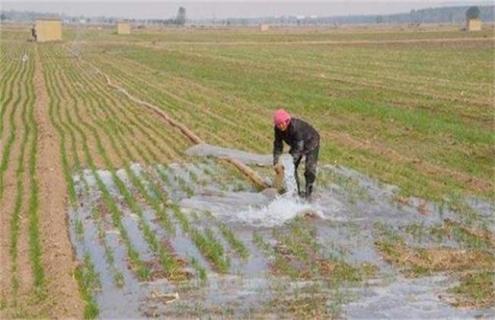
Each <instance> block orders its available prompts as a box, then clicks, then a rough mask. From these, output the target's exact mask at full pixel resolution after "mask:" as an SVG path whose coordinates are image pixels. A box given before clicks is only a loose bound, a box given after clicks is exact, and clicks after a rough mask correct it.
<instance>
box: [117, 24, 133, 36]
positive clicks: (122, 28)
mask: <svg viewBox="0 0 495 320" xmlns="http://www.w3.org/2000/svg"><path fill="white" fill-rule="evenodd" d="M130 33H131V26H130V25H129V24H128V23H127V22H119V23H117V34H130Z"/></svg>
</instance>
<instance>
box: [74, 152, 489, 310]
mask: <svg viewBox="0 0 495 320" xmlns="http://www.w3.org/2000/svg"><path fill="white" fill-rule="evenodd" d="M188 153H189V154H190V155H191V156H194V157H192V158H191V160H190V163H189V164H174V165H170V166H162V165H156V166H152V167H141V166H140V165H137V164H135V165H133V166H131V167H130V170H132V172H134V173H135V175H137V176H138V177H140V179H142V180H143V181H144V183H145V184H146V183H149V182H147V181H146V178H145V177H144V172H146V173H152V174H153V176H154V177H158V176H161V177H162V180H160V181H162V182H164V183H163V184H161V189H162V191H163V192H165V193H167V195H168V196H169V199H170V202H171V203H175V204H176V205H177V206H178V207H179V208H180V210H181V211H182V212H183V213H184V214H185V215H186V217H188V219H189V221H190V223H191V225H193V226H194V228H197V229H198V230H207V229H208V230H211V232H212V233H213V234H214V236H215V238H216V239H217V240H218V241H219V243H220V244H221V245H222V247H223V248H224V249H225V255H226V256H227V257H228V259H229V261H230V266H229V267H228V271H227V272H224V273H222V272H218V271H217V270H216V268H215V267H214V266H213V265H212V264H211V262H210V261H209V260H208V258H207V257H205V256H204V255H203V254H202V253H201V250H199V248H198V247H197V246H196V245H195V243H194V241H193V240H192V238H191V235H190V233H188V232H187V231H185V230H182V229H181V227H180V223H179V221H178V220H177V218H176V217H174V216H173V214H172V213H171V211H169V214H170V217H172V218H171V219H172V223H173V224H174V225H175V227H176V232H175V233H171V232H168V231H165V230H164V229H163V228H162V227H161V226H160V225H159V224H158V222H157V216H156V213H155V212H154V210H153V209H152V208H151V207H150V206H149V205H147V204H146V203H145V202H144V201H140V205H141V206H142V208H143V212H144V221H145V222H146V223H147V224H148V225H149V226H150V228H151V230H153V232H154V233H155V234H156V235H157V236H158V237H159V238H160V239H162V240H163V241H166V242H167V243H168V246H169V247H171V248H172V249H173V250H174V252H175V253H176V255H177V256H178V257H179V258H181V259H183V260H184V261H188V262H191V261H196V263H198V264H199V265H201V266H203V267H204V269H205V271H206V273H207V280H206V281H202V280H200V279H199V278H198V277H197V276H195V277H193V278H192V279H191V280H189V281H186V282H182V283H176V282H171V281H167V280H166V279H163V278H159V277H158V278H157V279H154V280H150V281H145V282H143V281H138V280H137V278H136V275H135V274H134V273H133V272H132V271H131V270H129V268H127V267H126V266H127V265H128V261H127V257H126V249H125V246H124V244H123V242H122V240H121V239H120V237H119V232H118V231H117V230H116V229H115V228H114V227H113V226H112V223H111V219H110V217H109V215H108V214H106V215H105V214H104V215H103V216H101V217H100V218H98V217H95V215H94V210H95V209H94V208H97V207H98V203H100V202H101V192H99V191H98V189H97V185H96V179H95V178H94V176H93V173H92V172H91V171H89V170H87V171H83V172H82V173H81V174H79V175H77V176H75V177H74V181H75V183H76V185H77V188H78V193H79V200H80V203H81V206H80V207H78V208H74V209H72V210H71V211H70V212H69V218H70V220H71V226H72V227H71V237H72V240H73V243H74V245H75V248H76V252H77V255H78V257H79V258H80V259H81V260H82V259H83V257H84V255H85V254H89V255H90V256H91V257H92V261H93V263H94V265H95V269H96V271H97V272H98V274H99V276H100V279H101V288H100V290H99V291H97V293H96V298H97V302H98V305H99V307H100V309H101V313H100V316H101V317H104V318H106V317H123V316H125V317H153V316H160V317H173V318H191V317H206V318H208V317H209V316H211V317H213V318H216V317H219V318H225V317H226V318H239V317H241V318H246V317H255V318H258V317H261V318H279V317H280V316H282V315H285V316H286V317H289V318H292V317H297V316H296V315H294V314H293V313H291V312H292V311H291V310H289V309H287V308H286V307H282V305H290V301H299V299H304V297H307V296H310V297H313V299H314V300H315V301H319V304H318V305H316V306H315V308H322V309H323V310H324V311H325V313H324V314H329V315H334V316H335V315H338V316H341V317H345V318H367V319H369V318H478V317H486V318H489V317H495V310H494V309H493V308H491V309H490V308H488V309H460V308H455V307H453V306H452V305H450V304H449V303H448V302H447V300H446V299H444V297H445V296H447V295H448V293H447V291H448V289H449V288H451V287H452V286H453V285H454V284H455V283H456V278H454V277H452V276H451V275H449V274H443V273H437V274H434V275H430V276H423V277H419V278H407V277H404V276H403V275H402V274H401V273H400V272H399V270H397V269H396V268H394V267H393V266H391V265H390V264H388V263H386V262H385V261H384V260H383V259H382V258H381V256H380V254H379V253H378V252H377V250H376V248H375V245H374V243H375V241H376V240H377V239H376V237H377V234H376V230H377V225H378V226H382V227H384V228H388V229H390V230H393V231H394V232H401V233H402V234H403V235H404V237H405V239H406V241H407V243H409V244H414V245H420V246H424V247H429V246H439V245H441V246H447V247H452V248H457V247H459V246H460V243H458V242H457V241H456V240H455V239H441V240H438V239H432V238H431V237H429V236H425V237H420V238H418V237H412V236H410V235H408V234H406V233H405V232H404V230H405V228H407V227H408V226H411V225H418V224H419V225H420V226H421V228H428V227H430V226H435V225H439V224H441V223H443V221H444V219H446V218H448V219H452V220H455V221H458V220H461V219H462V218H460V217H459V215H458V214H457V213H456V212H453V211H451V210H449V209H448V208H445V207H444V206H442V205H441V204H436V203H431V202H427V201H424V200H422V199H416V198H410V199H408V201H407V202H398V201H397V199H398V196H399V194H398V192H399V189H398V188H397V187H395V186H391V185H385V184H382V183H379V182H377V181H374V180H373V179H370V178H369V177H367V176H365V175H363V174H361V173H359V172H356V171H353V170H351V169H349V168H345V167H341V166H330V165H324V164H323V165H321V166H320V169H319V176H318V179H317V184H316V190H315V193H314V197H313V198H312V200H311V201H310V202H308V201H306V200H304V199H301V198H299V197H298V196H297V195H296V194H297V190H296V186H295V181H294V168H293V164H292V161H291V159H290V157H289V156H284V157H282V159H281V161H283V164H284V167H285V182H286V190H287V192H286V193H284V194H282V195H277V194H275V193H274V192H273V190H271V191H270V190H268V191H264V192H256V191H255V190H254V189H252V188H251V187H249V185H247V184H245V182H243V181H242V180H240V179H235V178H231V177H230V176H229V171H225V169H224V168H223V167H222V166H221V165H219V164H217V163H216V162H215V161H214V160H213V159H211V158H208V159H207V160H204V159H203V158H202V157H206V156H209V157H231V158H235V159H239V160H241V161H243V162H245V163H247V164H251V165H265V166H266V165H270V163H271V157H270V156H263V155H255V154H249V153H246V152H239V151H237V150H230V149H224V148H218V147H214V146H208V145H201V147H196V148H195V149H191V150H189V151H188ZM255 170H256V167H255ZM267 172H268V171H266V170H265V171H263V170H260V174H264V175H267V176H265V177H264V178H266V179H270V178H271V177H270V176H268V174H267ZM97 174H98V175H99V177H100V179H101V180H102V181H103V182H104V184H105V185H106V187H107V188H108V190H109V191H110V192H111V194H112V196H113V197H114V198H115V199H117V200H118V201H117V203H118V205H119V208H120V209H121V212H122V215H123V216H122V217H123V223H124V225H125V228H126V230H128V233H129V235H130V238H131V242H132V243H133V244H134V245H135V247H136V249H137V250H138V251H139V253H140V255H141V257H142V258H143V259H144V260H152V258H153V252H152V251H151V249H150V247H149V244H148V243H147V242H146V241H145V238H144V237H143V235H142V232H141V231H140V224H139V221H140V218H139V217H138V216H137V215H136V214H135V213H133V212H131V210H130V209H129V208H128V207H127V206H126V205H125V203H124V201H123V197H122V195H120V194H119V192H118V190H117V188H116V187H115V183H114V181H113V178H112V175H111V174H110V173H109V172H108V171H105V170H100V171H98V172H97ZM117 175H118V176H119V177H121V179H122V180H123V181H124V182H125V183H126V185H127V186H128V188H129V189H130V190H133V193H134V194H137V193H138V192H137V191H136V190H134V187H133V186H132V183H131V182H130V181H131V179H129V177H127V173H126V171H125V170H118V171H117ZM165 180H166V183H165ZM466 203H468V204H470V205H471V207H472V209H473V212H476V213H477V216H476V219H479V221H481V222H482V223H483V224H484V225H487V226H488V228H490V229H493V226H494V225H495V223H494V221H493V216H492V215H490V214H486V212H493V208H494V207H493V203H488V202H484V201H482V200H479V199H470V200H469V201H466ZM298 219H302V220H298ZM78 221H82V225H83V232H82V234H81V232H80V231H79V232H77V231H76V229H77V227H76V225H77V224H78ZM299 221H300V223H301V225H304V226H306V225H308V226H309V228H310V229H311V230H313V233H311V234H312V235H313V236H314V241H315V242H316V246H317V247H318V254H320V255H321V256H322V257H325V258H326V259H327V258H328V259H338V260H339V261H345V262H346V263H349V264H351V265H356V266H357V265H360V264H362V263H367V264H370V265H373V266H375V267H376V269H377V272H376V273H375V274H374V276H372V277H371V278H369V279H366V280H364V281H363V282H358V283H348V282H346V281H343V282H339V284H338V285H336V284H335V282H328V281H327V280H325V279H324V278H323V279H322V278H321V277H316V278H309V279H307V278H305V279H301V278H297V277H296V278H294V277H288V276H287V275H283V274H282V275H280V274H277V273H276V272H274V271H273V266H274V264H275V263H276V259H275V258H274V256H273V252H277V250H279V249H280V248H281V247H282V248H283V243H282V242H281V236H280V235H283V234H289V235H290V233H288V232H290V230H292V229H291V228H294V223H295V222H296V227H297V224H298V223H299ZM222 226H227V227H228V228H229V229H230V230H231V231H232V233H233V234H234V235H235V236H236V237H237V239H238V240H239V241H241V242H242V243H243V244H244V245H245V247H246V249H247V251H248V252H249V257H248V258H246V259H243V258H240V257H239V255H238V254H237V253H236V252H235V251H234V248H233V247H232V246H231V245H230V244H229V243H228V241H227V238H225V237H224V236H223V235H222V233H221V227H222ZM98 228H103V232H100V233H98ZM79 229H80V228H79ZM101 234H103V236H101ZM102 237H103V240H102ZM258 238H262V239H263V240H264V242H265V244H266V246H267V247H268V250H269V251H270V250H271V251H270V252H272V253H271V254H270V253H267V252H264V250H263V249H262V248H261V247H260V245H259V243H257V241H258ZM104 242H106V245H107V248H109V249H107V250H109V251H112V252H114V263H113V265H114V266H115V268H114V267H112V266H111V264H110V263H109V262H108V259H106V258H105V246H104ZM273 248H275V249H276V250H275V251H273V250H274V249H273ZM277 248H278V249H277ZM280 250H282V249H280ZM274 259H275V260H274ZM186 269H187V270H189V271H190V272H191V273H192V274H195V272H196V271H195V270H194V268H193V267H192V265H191V263H188V264H187V266H186ZM116 271H118V272H120V273H121V274H122V275H123V279H124V285H123V286H122V287H121V288H120V287H118V286H117V285H115V281H114V276H115V272H116ZM174 294H177V296H178V299H176V297H175V296H174ZM291 299H292V300H291ZM288 301H289V302H288ZM294 304H295V303H294Z"/></svg>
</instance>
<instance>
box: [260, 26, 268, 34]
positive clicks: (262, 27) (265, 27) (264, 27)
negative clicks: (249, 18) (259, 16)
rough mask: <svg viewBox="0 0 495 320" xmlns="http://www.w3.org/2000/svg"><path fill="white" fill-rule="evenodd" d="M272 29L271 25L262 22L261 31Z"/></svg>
mask: <svg viewBox="0 0 495 320" xmlns="http://www.w3.org/2000/svg"><path fill="white" fill-rule="evenodd" d="M268 30H270V25H268V24H260V31H261V32H265V31H268Z"/></svg>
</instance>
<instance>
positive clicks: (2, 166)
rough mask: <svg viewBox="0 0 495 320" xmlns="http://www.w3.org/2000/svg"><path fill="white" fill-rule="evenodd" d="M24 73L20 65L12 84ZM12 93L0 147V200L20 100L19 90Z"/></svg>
mask: <svg viewBox="0 0 495 320" xmlns="http://www.w3.org/2000/svg"><path fill="white" fill-rule="evenodd" d="M25 72H26V68H22V65H21V71H18V72H15V73H16V74H18V77H16V78H15V79H14V82H13V83H14V84H15V83H18V81H21V79H23V78H24V75H25ZM12 92H17V97H16V99H15V101H14V102H13V104H12V107H11V110H10V114H9V125H10V130H9V131H10V134H9V136H8V138H7V142H6V143H5V144H4V146H3V147H2V160H1V162H0V200H2V199H3V193H4V190H5V182H4V175H5V172H6V171H7V168H8V165H9V158H10V153H11V151H12V145H13V143H14V141H15V139H16V131H17V128H16V126H15V120H14V119H15V114H16V112H17V109H18V108H17V107H16V106H18V105H19V102H20V100H21V98H22V97H21V93H20V89H19V90H14V88H12ZM9 97H10V96H9ZM7 106H8V104H5V105H4V107H2V112H3V110H6V109H7ZM2 122H3V121H2Z"/></svg>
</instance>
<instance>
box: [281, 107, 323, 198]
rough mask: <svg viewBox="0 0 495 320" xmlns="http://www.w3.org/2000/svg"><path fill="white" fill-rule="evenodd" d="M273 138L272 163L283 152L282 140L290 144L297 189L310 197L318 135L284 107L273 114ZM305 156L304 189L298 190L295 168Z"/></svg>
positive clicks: (318, 141) (314, 172)
mask: <svg viewBox="0 0 495 320" xmlns="http://www.w3.org/2000/svg"><path fill="white" fill-rule="evenodd" d="M273 124H274V126H275V127H274V130H275V139H274V141H273V165H274V166H276V165H277V164H278V160H279V158H280V155H281V154H282V152H283V149H284V145H283V141H285V143H287V144H288V145H289V146H290V150H289V153H290V154H291V155H292V158H293V160H294V167H295V170H296V172H295V177H296V182H297V191H298V192H299V194H300V195H301V196H306V197H308V198H309V197H311V194H312V192H313V184H314V182H315V179H316V165H317V163H318V152H319V150H320V135H319V134H318V132H317V131H316V130H315V129H314V128H313V127H312V126H311V125H310V124H308V123H307V122H305V121H303V120H301V119H297V118H292V117H291V116H290V114H289V113H288V112H287V111H285V110H284V109H278V110H277V111H275V113H274V115H273ZM303 156H304V157H306V167H305V170H304V177H305V180H306V191H305V192H304V193H303V192H301V191H300V187H299V178H298V175H297V168H298V166H299V163H300V162H301V160H302V158H303Z"/></svg>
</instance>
